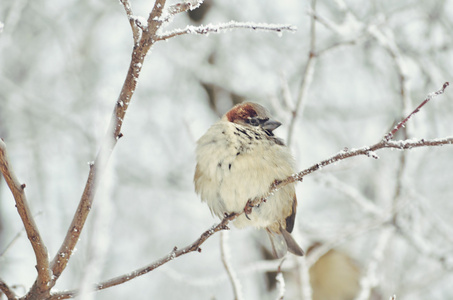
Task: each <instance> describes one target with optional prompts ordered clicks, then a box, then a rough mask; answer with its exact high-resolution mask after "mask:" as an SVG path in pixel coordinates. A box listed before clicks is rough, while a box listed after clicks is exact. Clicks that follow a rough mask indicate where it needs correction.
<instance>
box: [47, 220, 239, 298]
mask: <svg viewBox="0 0 453 300" xmlns="http://www.w3.org/2000/svg"><path fill="white" fill-rule="evenodd" d="M237 216H238V215H230V216H226V217H225V218H224V219H223V220H222V222H220V223H219V224H217V225H214V226H212V227H211V228H209V229H208V230H206V231H205V232H203V234H202V235H201V236H200V237H199V238H198V239H197V240H195V241H194V242H193V243H192V244H190V245H188V246H186V247H184V248H182V249H178V248H177V247H175V248H174V249H173V250H172V251H171V252H170V253H168V254H167V255H165V256H164V257H162V258H160V259H158V260H156V261H154V262H152V263H150V264H148V265H146V266H144V267H142V268H140V269H137V270H135V271H132V272H130V273H127V274H124V275H121V276H118V277H115V278H112V279H109V280H106V281H104V282H101V283H98V284H96V285H94V287H93V291H99V290H103V289H106V288H110V287H113V286H116V285H119V284H122V283H125V282H127V281H130V280H132V279H134V278H136V277H139V276H142V275H145V274H147V273H149V272H151V271H153V270H154V269H156V268H158V267H160V266H162V265H164V264H166V263H168V262H170V261H172V260H174V259H175V258H177V257H179V256H182V255H185V254H188V253H191V252H201V248H200V246H201V245H202V244H203V243H204V242H205V241H206V240H207V239H208V238H210V237H211V236H212V235H213V234H214V233H216V232H219V231H221V230H228V229H229V228H228V226H227V225H228V223H229V222H230V221H232V220H234V219H235V218H236V217H237ZM78 292H79V291H78V290H74V291H66V292H61V293H55V294H53V295H52V297H51V299H53V300H56V299H68V298H73V297H75V296H76V295H77V294H78Z"/></svg>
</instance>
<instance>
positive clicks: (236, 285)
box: [220, 231, 243, 300]
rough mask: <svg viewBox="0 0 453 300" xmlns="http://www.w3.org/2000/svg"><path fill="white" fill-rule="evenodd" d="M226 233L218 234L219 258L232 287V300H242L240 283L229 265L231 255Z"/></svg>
mask: <svg viewBox="0 0 453 300" xmlns="http://www.w3.org/2000/svg"><path fill="white" fill-rule="evenodd" d="M228 233H229V232H228V231H222V232H220V256H221V259H222V263H223V266H224V267H225V270H226V272H227V274H228V278H229V279H230V282H231V286H232V287H233V294H234V299H235V300H240V299H243V297H242V291H241V290H242V289H241V283H240V282H239V280H238V278H237V274H236V272H235V271H234V269H233V266H232V265H231V255H230V249H229V247H228Z"/></svg>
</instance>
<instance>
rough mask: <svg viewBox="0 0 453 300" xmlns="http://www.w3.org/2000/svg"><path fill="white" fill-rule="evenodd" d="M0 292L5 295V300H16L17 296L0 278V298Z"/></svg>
mask: <svg viewBox="0 0 453 300" xmlns="http://www.w3.org/2000/svg"><path fill="white" fill-rule="evenodd" d="M1 292H3V294H5V296H6V298H8V300H14V299H17V296H16V294H15V293H14V291H13V290H12V289H11V288H10V287H9V286H8V285H7V284H6V283H5V282H4V281H3V280H2V279H1V278H0V297H1V295H2V293H1Z"/></svg>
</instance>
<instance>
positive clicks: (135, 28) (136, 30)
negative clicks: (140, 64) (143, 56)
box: [120, 0, 141, 43]
mask: <svg viewBox="0 0 453 300" xmlns="http://www.w3.org/2000/svg"><path fill="white" fill-rule="evenodd" d="M120 2H121V4H122V5H123V7H124V10H125V11H126V15H127V18H128V19H129V24H130V25H131V29H132V36H133V38H134V43H138V41H139V40H140V36H141V33H140V26H139V25H138V24H137V17H135V16H134V13H133V12H132V7H131V4H130V2H129V0H120Z"/></svg>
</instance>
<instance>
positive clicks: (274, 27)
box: [157, 21, 296, 41]
mask: <svg viewBox="0 0 453 300" xmlns="http://www.w3.org/2000/svg"><path fill="white" fill-rule="evenodd" d="M228 29H252V30H264V31H274V32H282V31H295V30H296V28H295V27H294V26H292V25H280V24H265V23H250V22H236V21H230V22H228V23H222V24H217V25H200V26H192V25H188V26H186V28H183V29H175V30H173V31H169V32H164V33H162V34H160V35H159V36H157V40H158V41H160V40H167V39H169V38H172V37H175V36H179V35H184V34H209V33H220V32H222V31H224V30H228Z"/></svg>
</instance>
